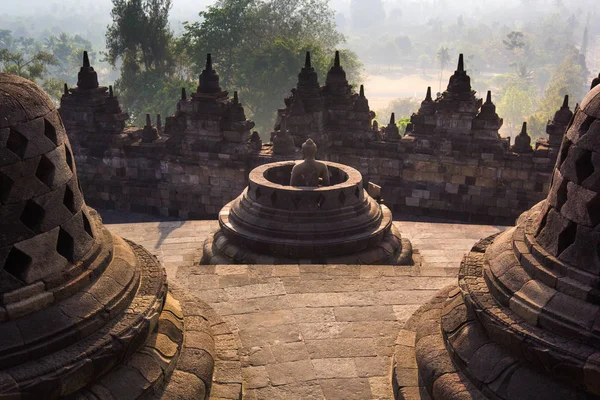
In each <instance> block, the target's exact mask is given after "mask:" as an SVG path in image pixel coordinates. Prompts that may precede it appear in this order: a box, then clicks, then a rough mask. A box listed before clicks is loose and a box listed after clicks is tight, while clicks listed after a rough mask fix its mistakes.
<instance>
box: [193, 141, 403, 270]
mask: <svg viewBox="0 0 600 400" xmlns="http://www.w3.org/2000/svg"><path fill="white" fill-rule="evenodd" d="M302 151H303V153H304V157H305V160H304V161H303V162H300V163H297V162H296V161H282V162H277V163H271V164H266V165H262V166H259V167H257V168H255V169H254V170H252V171H251V172H250V176H249V185H248V187H247V188H246V189H245V190H244V192H243V193H242V194H241V195H240V196H239V197H238V198H236V199H235V200H233V201H232V202H230V203H229V204H227V205H226V206H225V207H223V209H222V210H221V211H220V213H219V225H220V228H219V230H217V231H216V232H214V233H212V234H211V235H209V237H208V238H207V239H206V241H205V242H204V246H203V251H202V258H201V262H200V263H201V264H393V265H413V263H414V260H413V254H412V253H413V252H412V246H411V244H410V241H408V240H407V239H405V238H402V237H401V235H400V232H399V231H398V229H397V228H396V226H395V225H393V223H392V213H391V211H390V210H389V209H388V208H387V207H386V206H385V205H383V204H378V203H377V201H375V200H374V199H373V198H372V197H371V196H370V195H369V194H368V193H367V191H366V190H364V189H363V179H362V176H361V174H360V172H358V171H357V170H355V169H354V168H351V167H348V166H346V165H342V164H337V163H333V162H320V161H316V160H315V155H316V152H317V147H316V145H315V144H314V142H313V141H312V140H310V139H308V140H307V142H306V143H304V145H303V146H302ZM311 169H313V170H314V171H313V172H314V176H312V175H311ZM293 171H296V172H298V171H302V175H303V178H302V179H296V178H297V177H296V176H295V173H296V172H293ZM325 171H328V172H325ZM325 173H327V174H328V177H327V176H326V175H324V174H325ZM309 175H310V179H308V177H309ZM327 178H329V179H327Z"/></svg>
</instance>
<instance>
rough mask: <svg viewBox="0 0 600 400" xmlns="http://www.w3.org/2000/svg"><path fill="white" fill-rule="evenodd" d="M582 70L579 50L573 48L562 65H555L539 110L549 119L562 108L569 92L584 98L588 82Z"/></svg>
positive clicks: (574, 96)
mask: <svg viewBox="0 0 600 400" xmlns="http://www.w3.org/2000/svg"><path fill="white" fill-rule="evenodd" d="M581 70H582V66H581V65H580V63H579V54H578V52H577V50H572V51H571V52H570V54H567V55H566V56H565V57H564V59H563V61H562V62H561V63H560V65H558V66H556V67H555V69H554V71H553V73H552V76H551V78H550V82H549V83H548V86H547V87H546V90H545V91H544V95H543V97H542V99H541V101H540V104H539V107H538V110H537V112H538V113H541V115H542V116H543V117H544V118H545V119H549V118H552V116H553V115H554V113H555V112H556V110H558V109H559V108H560V106H561V104H562V102H563V99H564V97H565V95H567V94H568V95H569V96H570V97H571V98H572V99H581V98H583V96H584V95H585V92H586V90H587V89H588V88H587V84H588V82H586V81H585V79H584V77H583V76H584V75H583V74H582V71H581Z"/></svg>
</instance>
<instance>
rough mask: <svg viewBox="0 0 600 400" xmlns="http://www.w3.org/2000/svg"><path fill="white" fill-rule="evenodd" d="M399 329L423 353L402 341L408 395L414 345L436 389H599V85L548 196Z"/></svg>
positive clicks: (568, 395)
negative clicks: (407, 378)
mask: <svg viewBox="0 0 600 400" xmlns="http://www.w3.org/2000/svg"><path fill="white" fill-rule="evenodd" d="M399 338H403V340H404V344H405V345H406V344H407V341H406V338H413V340H414V352H411V351H409V350H406V346H401V345H399V346H398V348H397V351H396V365H395V374H394V380H395V384H396V395H397V396H398V397H400V398H401V397H402V396H401V395H402V393H405V392H406V389H405V386H407V382H406V380H405V377H406V376H407V373H408V374H410V371H411V368H412V371H413V372H414V361H412V362H410V360H407V359H408V358H410V357H414V356H415V355H416V361H417V365H418V374H419V379H420V385H421V386H424V387H425V388H426V389H427V392H428V394H429V396H430V397H431V398H433V399H444V400H450V399H485V398H488V399H506V400H509V399H513V400H518V399H523V400H525V399H545V400H559V399H560V400H565V399H596V398H598V397H599V396H600V384H599V382H600V86H598V87H596V88H594V89H592V90H591V91H590V92H589V93H588V95H587V96H586V97H585V99H584V100H583V102H582V103H581V106H580V107H579V109H578V110H577V111H576V113H575V116H574V118H573V120H572V122H571V125H570V126H569V128H568V129H567V132H566V134H565V136H564V137H563V140H562V145H561V149H560V152H559V156H558V160H557V162H556V165H555V168H554V175H553V178H552V185H551V189H550V192H549V194H548V197H547V198H546V200H544V201H542V202H540V203H538V204H537V205H535V206H534V207H533V208H532V209H530V210H529V211H527V212H525V213H523V214H522V215H521V216H520V217H519V219H518V220H517V224H516V226H515V227H513V228H510V229H508V230H506V231H504V232H503V233H501V234H498V235H495V236H492V237H489V238H486V239H483V240H482V241H480V242H479V243H477V244H476V245H475V246H474V247H473V248H472V250H471V252H469V253H468V254H467V255H466V256H465V258H464V260H463V262H462V265H461V269H460V272H459V276H458V287H454V288H447V289H445V290H443V291H442V292H440V293H439V294H438V296H437V297H436V298H435V299H434V300H432V301H431V302H430V303H428V304H427V305H425V306H423V307H422V308H421V309H420V310H418V311H417V312H416V313H415V315H413V317H412V318H411V319H410V320H409V321H408V322H407V325H406V326H405V328H404V331H403V332H402V333H401V335H400V336H399ZM399 340H400V339H399ZM398 343H400V342H398ZM410 354H412V356H410Z"/></svg>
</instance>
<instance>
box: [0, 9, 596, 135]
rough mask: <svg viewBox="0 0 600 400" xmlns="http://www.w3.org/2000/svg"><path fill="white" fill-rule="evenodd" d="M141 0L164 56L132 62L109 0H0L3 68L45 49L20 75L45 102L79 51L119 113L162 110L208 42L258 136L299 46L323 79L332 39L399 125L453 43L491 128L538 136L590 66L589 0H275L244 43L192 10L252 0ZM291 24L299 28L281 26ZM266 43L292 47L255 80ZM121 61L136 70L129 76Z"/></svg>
mask: <svg viewBox="0 0 600 400" xmlns="http://www.w3.org/2000/svg"><path fill="white" fill-rule="evenodd" d="M118 3H120V2H115V4H118ZM148 3H156V4H157V5H158V6H159V7H164V8H165V10H166V11H165V12H166V13H168V14H167V15H168V16H167V18H168V23H165V24H163V25H162V28H160V29H162V30H163V31H164V32H163V33H159V35H163V34H164V35H168V36H169V38H168V40H166V41H165V42H164V46H165V49H164V51H163V54H162V55H161V56H160V57H165V61H167V62H166V63H164V64H163V65H161V67H160V68H158V67H157V66H155V65H152V64H149V65H143V64H144V61H142V60H141V59H140V56H139V54H138V55H133V54H132V51H137V52H139V51H141V47H140V46H138V45H135V44H131V43H130V44H128V45H125V46H126V47H127V48H119V46H120V45H119V46H117V45H116V43H117V42H119V41H122V40H133V41H134V42H135V40H136V39H135V38H125V36H123V35H126V33H121V32H117V33H116V36H115V37H113V39H112V45H110V46H112V48H110V49H108V50H107V43H108V42H107V38H106V34H107V27H108V26H110V25H112V24H113V18H112V17H111V10H112V9H113V3H112V2H111V1H108V0H101V1H85V0H84V1H60V2H59V1H43V0H32V1H31V2H29V3H28V6H27V7H24V6H23V5H22V3H19V2H17V1H12V0H9V1H8V2H7V1H4V2H3V6H2V8H1V9H0V17H1V19H0V29H1V31H0V48H2V49H5V53H4V55H3V56H2V58H0V67H1V68H2V69H4V70H6V71H14V69H13V70H11V68H14V64H15V61H14V60H11V58H10V57H8V56H7V55H6V52H7V51H8V52H10V53H11V54H13V55H14V54H18V55H22V60H21V62H26V61H28V60H30V59H32V58H33V57H34V56H35V55H36V53H37V52H38V51H45V52H48V53H49V55H52V56H54V59H53V60H46V61H42V64H40V71H39V73H37V74H35V76H33V78H34V79H35V80H36V81H37V82H39V83H41V84H43V85H44V87H45V88H46V90H48V91H49V93H50V94H51V95H53V96H54V98H55V99H56V100H57V101H58V99H59V96H60V93H61V88H62V84H63V83H65V82H67V83H68V84H69V85H73V84H75V82H76V71H77V67H78V65H79V63H80V58H81V52H82V50H84V49H85V50H87V51H88V52H89V53H90V55H91V60H92V63H93V64H94V65H95V67H96V70H97V71H98V72H99V77H100V80H101V81H102V82H103V84H105V85H108V84H113V85H115V89H116V90H117V91H118V92H119V93H120V95H121V101H122V105H123V106H124V107H125V109H126V110H127V111H128V113H129V115H130V121H131V122H132V123H136V124H138V125H140V124H141V123H143V116H144V115H145V114H146V113H151V114H153V113H162V114H163V115H170V114H172V113H173V112H174V104H175V103H174V101H175V100H176V99H177V96H178V95H179V90H178V89H177V88H178V87H180V86H188V87H189V89H193V88H194V85H195V83H194V82H195V81H196V80H197V76H198V74H199V73H200V72H201V69H202V67H203V62H204V60H203V58H204V57H203V54H204V53H207V52H212V54H213V56H214V59H215V65H216V66H218V68H219V72H220V75H221V78H222V80H223V81H224V82H225V83H226V86H227V87H228V88H230V90H233V89H235V90H238V91H239V92H240V95H241V97H242V98H243V99H244V102H245V104H246V107H247V109H246V110H247V113H248V114H249V115H248V117H250V118H252V119H253V120H254V121H255V122H256V123H257V128H258V129H259V133H260V134H261V136H262V137H264V138H266V137H268V133H269V132H270V130H271V129H272V126H273V123H274V122H275V118H274V111H275V109H276V108H278V107H281V106H282V103H281V99H282V98H283V96H284V95H286V93H287V92H288V91H289V88H290V87H292V86H293V84H294V83H295V78H296V77H295V75H296V73H297V71H296V70H297V69H298V68H299V67H300V66H301V63H302V60H303V57H302V54H301V53H302V51H304V50H305V49H306V50H313V52H314V53H316V54H318V57H321V58H322V61H321V60H319V59H318V61H317V70H318V72H319V76H321V77H323V79H324V74H325V72H326V69H327V68H329V66H330V62H331V61H330V60H331V57H332V54H333V53H332V52H333V51H334V50H335V49H338V50H342V52H343V53H344V54H343V56H342V58H347V59H348V60H347V61H345V65H344V67H345V69H346V71H347V73H348V77H349V81H350V83H351V84H352V85H354V88H355V90H357V88H358V85H360V84H364V86H365V91H366V95H367V97H368V99H369V102H370V103H369V104H370V106H371V109H373V110H375V112H376V120H377V121H378V122H379V123H380V125H381V124H383V123H387V122H388V120H389V117H390V114H391V113H392V112H395V115H396V121H397V122H398V123H399V125H400V127H401V130H402V129H405V126H406V124H407V123H408V119H409V117H410V115H411V114H412V113H414V112H416V111H417V109H418V105H419V103H420V102H421V100H422V99H423V98H424V96H425V91H426V88H427V87H428V86H430V87H431V88H432V90H433V93H434V95H435V93H438V92H442V91H443V90H444V89H445V86H446V83H447V80H448V78H449V76H450V75H451V74H452V72H453V71H454V69H455V67H456V62H457V60H458V55H459V54H460V53H463V54H464V56H465V68H466V69H467V71H468V73H469V75H470V76H471V79H472V81H471V83H472V86H473V89H474V90H476V91H477V93H478V95H479V96H480V97H481V96H484V95H485V92H486V91H487V90H491V91H492V95H493V99H494V102H495V103H496V105H497V106H498V113H499V115H500V116H501V117H502V118H503V119H504V122H505V123H504V125H503V127H502V129H501V134H503V135H507V136H514V135H516V134H517V133H518V130H519V127H520V125H521V122H523V121H528V122H529V132H530V135H531V136H532V137H533V138H534V139H535V138H538V137H541V136H542V135H543V134H544V129H545V124H546V121H547V120H548V119H550V118H551V116H552V114H553V113H554V111H555V110H556V109H557V107H559V106H560V103H561V101H562V98H563V96H564V95H566V94H569V95H570V96H571V98H572V99H574V101H575V102H577V101H579V100H580V99H581V98H582V96H583V94H584V93H585V91H586V89H587V85H588V83H589V80H590V79H591V76H592V75H594V73H595V71H597V70H599V69H600V65H599V63H600V60H599V58H598V57H599V51H600V41H599V40H598V38H599V36H598V35H599V33H600V32H599V30H598V29H600V28H598V27H597V24H594V23H591V22H593V21H594V20H595V18H596V17H597V14H596V13H597V5H596V2H595V1H594V0H578V1H562V0H518V1H517V0H513V1H496V0H483V1H479V0H477V1H470V0H469V1H467V0H465V1H460V2H453V1H448V0H431V1H410V0H404V1H402V0H397V1H385V0H352V1H349V0H348V1H343V0H334V1H326V0H320V1H317V2H314V3H312V5H310V6H308V8H307V7H305V6H304V3H305V2H303V1H299V2H297V4H296V5H294V6H292V5H291V4H293V3H294V2H290V5H284V3H285V2H282V4H281V5H277V3H278V2H277V1H274V2H273V3H274V4H275V5H276V7H279V10H278V11H274V12H273V13H271V15H269V16H268V18H272V20H271V21H261V23H263V24H267V25H268V26H273V27H281V29H279V30H278V29H275V30H273V31H272V32H269V33H268V35H269V37H270V38H260V42H257V43H254V44H252V45H250V44H249V45H248V46H244V44H242V43H238V44H237V45H233V44H232V43H226V42H227V40H226V39H225V37H223V36H218V35H219V33H216V34H215V35H212V36H209V37H205V36H204V33H203V32H204V30H206V29H212V28H210V26H211V25H210V24H217V23H218V19H217V18H218V17H216V16H213V19H214V21H212V20H210V19H209V20H208V21H206V22H207V23H206V24H205V25H202V23H203V21H204V20H205V17H204V16H200V15H199V13H201V12H207V11H208V10H210V9H208V8H207V7H210V6H217V7H219V6H223V5H226V4H236V3H237V4H253V3H254V4H258V3H259V2H252V1H218V2H213V1H207V0H205V1H192V0H189V1H188V0H173V1H172V2H168V1H149V2H148ZM306 4H309V3H306ZM286 12H287V13H288V15H286ZM315 16H316V17H315ZM263 18H264V17H263ZM290 18H294V19H290ZM309 20H311V21H312V22H310V24H309V23H308V22H307V21H309ZM240 21H241V19H240ZM129 23H131V22H129ZM247 23H249V22H244V23H242V22H239V27H238V28H235V27H234V28H232V29H239V30H240V31H239V32H232V33H231V37H232V38H233V37H243V36H244V35H246V36H248V37H252V36H254V37H256V36H258V35H259V33H257V32H255V31H254V30H253V29H248V28H244V27H242V25H243V24H247ZM252 23H254V22H252ZM194 24H197V25H194ZM293 24H300V26H301V27H300V28H299V29H297V28H293V26H294V25H293ZM113 26H117V25H113ZM257 26H260V24H258V25H257ZM259 29H262V28H259ZM286 29H292V30H293V32H292V33H290V31H286ZM238 35H241V36H238ZM278 35H279V36H280V37H278ZM290 35H291V36H290ZM294 35H295V36H296V38H294ZM283 37H286V39H289V40H293V41H294V42H293V46H295V48H290V47H289V46H288V45H286V46H285V48H283V49H277V48H273V46H274V43H281V39H282V38H283ZM155 40H158V39H156V38H155ZM223 40H225V42H223ZM236 40H239V39H236ZM265 40H267V41H266V42H265ZM269 40H271V41H274V42H271V43H269V42H268V41H269ZM232 45H233V46H234V47H231V46H232ZM110 46H109V47H110ZM132 46H133V47H132ZM136 46H137V47H136ZM132 48H137V50H132ZM277 52H280V53H279V54H280V56H281V59H280V60H279V61H276V62H277V63H284V62H285V61H284V60H288V59H287V58H285V57H287V56H289V55H290V54H296V55H298V56H297V57H296V58H293V59H289V60H288V61H287V62H285V65H284V64H282V65H281V66H277V65H273V66H272V67H268V68H275V70H277V71H278V72H277V74H276V79H270V78H269V79H266V78H265V77H263V76H261V75H262V74H264V70H263V66H264V65H262V64H261V65H260V67H259V66H258V65H259V64H258V63H257V61H256V60H258V59H259V58H260V59H262V60H263V61H264V60H265V58H264V57H265V56H264V55H263V54H268V57H269V58H273V57H275V58H276V57H277ZM232 56H233V59H231V58H232ZM131 57H135V58H136V60H135V61H132V64H131V65H130V64H129V62H128V63H127V65H124V64H123V60H124V58H128V59H131ZM313 58H316V57H313ZM250 59H251V60H254V61H249V60H250ZM50 61H53V62H50ZM156 61H159V60H156ZM146 62H147V61H146ZM161 62H162V61H161ZM264 62H268V63H272V62H274V60H269V61H264ZM140 67H141V69H139V68H140ZM253 68H256V70H254V69H253ZM133 70H138V71H139V75H137V74H136V75H135V76H134V75H132V74H131V73H130V72H131V71H133ZM159 70H160V71H159ZM157 74H158V75H157ZM253 74H256V76H255V77H253V76H252V75H253ZM156 77H160V80H161V81H162V82H161V84H160V85H158V86H157V85H156V82H150V81H154V80H155V78H156ZM130 85H134V86H135V87H132V86H130ZM133 92H135V93H133Z"/></svg>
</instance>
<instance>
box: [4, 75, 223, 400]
mask: <svg viewBox="0 0 600 400" xmlns="http://www.w3.org/2000/svg"><path fill="white" fill-rule="evenodd" d="M184 347H185V346H184V322H183V314H182V309H181V307H180V305H179V303H178V302H177V301H175V300H174V298H173V297H172V296H171V294H170V293H169V291H168V288H167V280H166V274H165V271H164V269H163V268H162V266H161V265H160V264H159V262H158V260H157V259H156V258H155V257H154V256H152V255H151V254H150V253H148V251H146V250H145V249H144V248H142V247H141V246H138V245H136V244H135V243H132V242H128V241H126V240H124V239H122V238H120V237H118V236H116V235H113V234H111V232H109V231H108V230H107V229H106V227H104V226H103V224H102V221H101V219H100V216H99V215H98V214H97V213H96V212H95V211H94V210H93V209H91V208H89V207H87V206H86V204H85V201H84V198H83V195H82V193H81V189H80V187H79V182H78V178H77V170H76V166H75V162H74V157H73V153H72V151H71V146H70V143H69V139H68V137H67V134H66V131H65V128H64V126H63V123H62V121H61V118H60V116H59V114H58V111H57V110H56V109H55V107H54V105H53V103H52V101H51V100H50V98H49V97H48V96H47V95H46V94H45V93H44V92H43V91H42V89H41V88H40V87H39V86H37V85H36V84H35V83H33V82H31V81H28V80H26V79H23V78H20V77H17V76H14V75H10V74H3V73H0V399H58V398H73V399H74V398H78V399H79V398H81V399H83V398H85V399H90V398H94V399H100V398H102V399H109V398H110V399H141V398H149V396H153V395H159V393H160V390H161V388H164V387H165V386H167V384H168V382H169V377H170V375H171V374H172V373H173V371H174V370H175V365H176V362H177V360H178V359H179V356H180V354H181V353H182V350H183V349H184ZM211 372H212V371H211ZM208 382H209V383H210V379H208ZM196 394H197V395H199V397H198V396H196V397H193V398H203V395H202V394H201V393H196ZM144 396H145V397H144ZM158 398H160V397H158Z"/></svg>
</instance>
